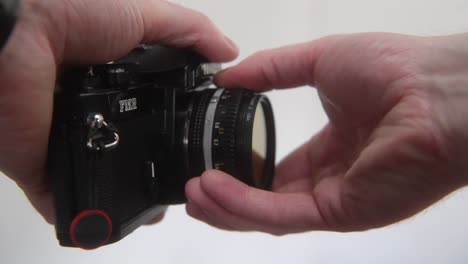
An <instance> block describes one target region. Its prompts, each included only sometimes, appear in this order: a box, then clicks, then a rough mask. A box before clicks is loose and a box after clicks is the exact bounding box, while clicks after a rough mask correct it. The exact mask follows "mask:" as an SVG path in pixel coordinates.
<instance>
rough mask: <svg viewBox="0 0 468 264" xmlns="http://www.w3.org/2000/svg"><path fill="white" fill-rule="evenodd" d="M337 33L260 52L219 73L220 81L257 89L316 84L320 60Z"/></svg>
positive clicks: (225, 84) (233, 85) (220, 82)
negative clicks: (316, 73) (316, 72)
mask: <svg viewBox="0 0 468 264" xmlns="http://www.w3.org/2000/svg"><path fill="white" fill-rule="evenodd" d="M335 37H336V36H333V37H327V38H322V39H319V40H316V41H313V42H308V43H302V44H296V45H290V46H286V47H281V48H276V49H270V50H265V51H260V52H257V53H255V54H253V55H252V56H250V57H248V58H247V59H245V60H244V61H242V62H241V63H239V64H238V65H236V66H234V67H232V68H229V69H227V70H225V71H223V72H221V73H220V74H218V75H217V76H216V79H215V80H216V83H217V84H219V85H220V86H224V87H247V88H249V89H253V90H256V91H265V90H269V89H274V88H291V87H298V86H302V85H313V84H314V83H315V69H316V66H317V62H318V60H319V58H320V56H321V54H322V53H323V51H324V49H325V47H327V46H328V44H330V40H332V38H335Z"/></svg>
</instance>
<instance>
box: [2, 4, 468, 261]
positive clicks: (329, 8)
mask: <svg viewBox="0 0 468 264" xmlns="http://www.w3.org/2000/svg"><path fill="white" fill-rule="evenodd" d="M148 1H150V0H148ZM175 2H177V3H181V4H183V5H186V6H189V7H192V8H195V9H197V10H200V11H202V12H203V13H205V14H207V15H208V16H209V17H210V18H211V19H212V20H213V21H214V22H215V23H216V24H217V25H218V26H219V27H220V28H221V29H222V30H223V31H224V32H225V33H226V34H227V35H229V36H230V37H231V38H232V39H234V40H235V41H236V42H237V43H238V44H239V46H240V49H241V56H240V58H245V57H246V56H248V55H249V54H252V53H253V52H255V51H258V50H261V49H265V48H271V47H277V46H281V45H285V44H290V43H295V42H303V41H308V40H312V39H315V38H318V37H320V36H324V35H328V34H335V33H351V32H363V31H387V32H398V33H407V34H418V35H440V34H450V33H456V32H463V31H465V32H466V31H468V16H467V11H468V1H466V0H445V1H440V0H439V1H436V0H425V1H424V0H412V1H404V0H393V1H378V0H374V1H372V0H356V1H352V0H350V1H338V0H328V1H326V0H323V1H318V0H309V1H307V0H288V1H279V0H268V1H267V0H249V1H247V0H237V1H227V0H217V1H215V0H205V1H195V0H178V1H175ZM180 19H184V18H183V17H181V18H180ZM269 96H270V98H271V100H272V102H273V106H274V109H275V113H276V122H277V134H278V138H277V143H278V159H281V158H282V157H284V156H285V155H286V154H287V153H288V152H290V151H291V150H293V149H294V148H295V147H297V146H298V145H300V144H301V143H303V142H304V141H306V140H307V139H308V138H309V137H310V136H311V135H313V133H314V132H316V131H318V130H319V129H320V128H321V127H322V126H323V125H324V124H325V123H326V122H327V118H326V116H325V115H324V113H323V111H322V109H321V106H320V103H319V101H318V99H317V96H316V93H315V91H314V89H312V88H309V87H303V88H299V89H292V90H287V91H274V92H270V93H269ZM0 147H1V146H0ZM0 197H1V199H0V212H1V214H0V217H1V218H0V263H2V264H10V263H34V264H36V263H47V264H55V263H61V264H62V263H67V264H75V263H113V264H120V263H135V264H145V263H233V264H234V263H308V264H309V263H321V264H326V263H358V264H361V263H388V264H393V263H408V264H409V263H411V264H414V263H424V264H436V263H457V264H463V263H468V250H467V247H468V231H467V230H468V191H467V190H460V191H458V192H456V193H454V194H451V195H450V196H448V197H447V198H446V199H444V200H443V201H441V202H439V203H437V204H436V205H434V206H432V207H431V208H429V209H427V210H425V211H424V212H422V213H420V214H418V215H417V216H415V217H413V218H411V219H409V220H406V221H403V222H401V223H398V224H395V225H392V226H389V227H385V228H381V229H378V230H372V231H367V232H360V233H347V234H341V233H332V232H308V233H303V234H296V235H288V236H283V237H275V236H271V235H267V234H260V233H233V232H226V231H220V230H217V229H214V228H211V227H209V226H207V225H205V224H203V223H201V222H198V221H195V220H193V219H191V218H190V217H188V216H187V215H186V213H185V209H184V207H183V206H173V207H171V208H170V209H169V211H168V213H167V216H166V218H165V219H164V221H163V222H162V223H160V224H158V225H155V226H151V227H143V228H140V229H139V230H137V231H136V232H134V233H133V234H131V235H130V236H128V237H127V238H125V239H124V240H122V241H121V242H119V243H117V244H114V245H111V246H108V247H104V248H102V249H99V250H96V251H81V250H77V249H67V248H61V247H59V246H58V243H57V241H56V240H55V234H54V229H53V227H52V226H49V225H47V224H45V222H44V221H43V220H42V218H41V217H40V216H39V215H38V214H37V213H36V212H35V211H34V210H33V208H32V207H31V206H30V205H29V202H28V201H27V200H26V198H25V197H24V196H23V194H22V192H21V191H20V190H19V189H18V188H17V187H16V186H15V184H14V183H13V182H11V181H10V180H9V179H8V178H6V177H0Z"/></svg>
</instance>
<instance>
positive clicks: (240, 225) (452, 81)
mask: <svg viewBox="0 0 468 264" xmlns="http://www.w3.org/2000/svg"><path fill="white" fill-rule="evenodd" d="M216 80H217V82H218V84H219V85H220V86H225V87H245V88H250V89H253V90H256V91H265V90H269V89H272V88H288V87H296V86H301V85H311V86H315V87H316V88H317V90H318V92H319V95H320V98H321V100H322V104H323V107H324V109H325V111H326V113H327V114H328V117H329V119H330V122H329V124H328V125H326V126H325V127H324V128H323V129H322V130H321V131H320V132H319V133H318V134H317V135H315V136H314V137H313V138H312V139H311V140H310V141H309V142H307V143H306V144H304V145H303V146H302V147H300V148H299V149H298V150H296V151H295V152H293V153H292V154H291V155H290V156H288V157H287V158H286V159H285V160H283V161H282V162H281V163H280V164H279V165H278V167H277V171H276V178H275V181H274V185H273V192H267V191H262V190H258V189H255V188H252V187H249V186H247V185H245V184H243V183H241V182H240V181H238V180H236V179H234V178H232V177H229V176H228V175H226V174H225V173H222V172H220V171H208V172H205V173H204V174H203V175H202V176H201V177H197V178H194V179H192V180H191V181H189V182H188V183H187V185H186V195H187V197H188V199H189V203H188V204H187V211H188V213H189V214H190V215H192V216H194V217H195V218H198V219H200V220H202V221H205V222H207V223H208V224H211V225H213V226H216V227H220V228H223V229H229V230H245V231H248V230H259V231H264V232H269V233H273V234H286V233H291V232H302V231H308V230H335V231H356V230H365V229H369V228H375V227H381V226H384V225H388V224H390V223H394V222H397V221H400V220H402V219H405V218H407V217H410V216H412V215H414V214H416V213H417V212H419V211H421V210H423V209H424V208H426V207H427V206H429V205H431V204H432V203H434V202H436V201H437V200H439V199H441V198H442V197H444V196H445V195H447V194H448V193H450V192H452V191H454V190H456V189H457V188H460V187H462V186H465V185H466V184H467V182H468V35H467V34H465V35H454V36H449V37H413V36H404V35H396V34H382V33H370V34H353V35H340V36H332V37H326V38H323V39H320V40H317V41H314V42H311V43H306V44H301V45H294V46H289V47H285V48H279V49H274V50H269V51H264V52H260V53H258V54H255V55H253V56H251V57H249V58H247V59H246V60H245V61H243V62H241V63H240V64H239V65H237V66H235V67H233V68H231V69H227V70H226V71H224V72H222V73H221V74H219V76H217V79H216ZM290 103H291V104H294V102H290ZM291 130H293V128H291ZM282 140H287V139H282Z"/></svg>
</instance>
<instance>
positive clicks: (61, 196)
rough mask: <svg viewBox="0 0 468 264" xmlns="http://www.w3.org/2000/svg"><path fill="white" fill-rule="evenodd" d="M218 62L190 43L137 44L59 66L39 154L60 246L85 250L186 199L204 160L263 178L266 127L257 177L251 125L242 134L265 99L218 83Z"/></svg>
mask: <svg viewBox="0 0 468 264" xmlns="http://www.w3.org/2000/svg"><path fill="white" fill-rule="evenodd" d="M219 69H220V65H219V64H213V63H208V62H207V61H206V60H205V59H204V58H203V57H201V56H199V55H198V54H195V53H193V52H190V51H187V50H182V49H169V48H165V47H161V46H141V47H139V48H137V49H135V50H134V51H132V52H131V53H130V54H129V55H128V56H126V57H124V58H122V59H120V60H118V61H114V62H112V63H109V64H102V65H81V66H68V67H65V69H64V70H63V72H62V73H61V75H60V78H59V81H58V84H57V91H56V94H55V101H54V116H53V124H52V129H51V134H50V140H49V156H48V170H49V175H50V176H51V183H52V186H53V193H54V199H55V209H56V211H55V212H56V223H55V227H56V233H57V238H58V240H59V242H60V244H61V245H62V246H69V247H80V248H84V249H94V248H97V247H99V246H102V245H106V244H110V243H114V242H116V241H118V240H120V239H121V238H123V237H125V236H126V235H128V234H129V233H131V232H132V231H133V230H135V229H136V228H138V227H139V226H141V225H143V224H145V223H147V222H149V221H151V220H152V219H153V218H155V217H156V216H157V215H158V214H160V213H162V212H163V211H164V210H165V208H166V206H167V205H170V204H178V203H183V202H185V196H184V185H185V183H186V182H187V181H188V180H189V179H190V178H191V177H194V176H198V175H200V174H201V173H202V172H203V171H204V170H206V169H212V168H213V169H220V170H223V171H226V172H228V173H230V174H232V175H234V176H235V177H238V178H239V179H240V180H242V181H244V182H246V183H248V184H250V185H252V186H257V187H259V188H265V189H267V188H268V187H269V185H270V183H271V180H272V174H273V170H274V132H272V131H271V130H272V129H273V130H274V128H273V127H272V125H269V127H268V130H270V134H269V136H268V138H269V139H265V140H266V141H268V142H266V141H265V140H263V142H264V143H265V144H267V143H268V144H270V147H269V150H268V161H269V162H267V163H264V162H263V163H261V167H260V170H261V173H262V174H261V175H268V177H266V176H265V177H263V176H261V177H256V178H258V180H255V177H252V176H249V175H251V174H252V173H250V171H252V170H253V167H255V166H254V164H252V163H253V162H255V161H253V160H254V158H252V157H253V156H252V147H251V144H252V142H251V141H252V139H251V138H252V133H251V132H249V133H247V136H246V135H245V133H242V131H251V130H252V129H253V127H252V126H253V124H252V122H253V121H252V119H253V117H254V116H255V109H256V105H263V106H264V107H263V108H264V109H266V110H262V111H263V112H265V111H266V112H268V111H270V112H271V107H270V106H269V102H268V100H267V99H266V97H264V96H262V95H258V94H254V93H252V92H248V91H246V90H242V89H240V90H233V91H230V90H225V89H217V88H216V87H214V85H213V83H212V75H213V74H214V73H216V72H217V71H218V70H219ZM257 108H258V107H257ZM268 116H269V117H270V116H271V118H270V119H271V120H267V121H268V124H270V123H271V124H272V123H273V120H272V118H273V117H272V113H269V115H268ZM265 124H266V121H265ZM249 137H250V139H249ZM249 140H250V141H249ZM249 144H250V145H249ZM245 146H247V148H246V147H245ZM249 148H250V152H249ZM264 156H265V155H264ZM264 159H265V157H264ZM271 160H273V163H272V162H271ZM257 167H258V166H257ZM257 171H258V169H257ZM262 177H263V178H262Z"/></svg>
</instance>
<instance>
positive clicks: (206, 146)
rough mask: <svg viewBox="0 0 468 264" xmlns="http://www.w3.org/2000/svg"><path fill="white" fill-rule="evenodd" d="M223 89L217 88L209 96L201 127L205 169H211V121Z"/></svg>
mask: <svg viewBox="0 0 468 264" xmlns="http://www.w3.org/2000/svg"><path fill="white" fill-rule="evenodd" d="M223 92H224V89H218V90H216V92H215V93H214V94H213V97H211V100H210V104H209V105H208V108H207V109H206V116H205V126H204V129H203V157H204V160H205V170H209V169H213V157H212V146H211V144H212V140H213V121H214V118H215V113H216V108H217V107H218V102H219V98H220V97H221V95H222V94H223Z"/></svg>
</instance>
